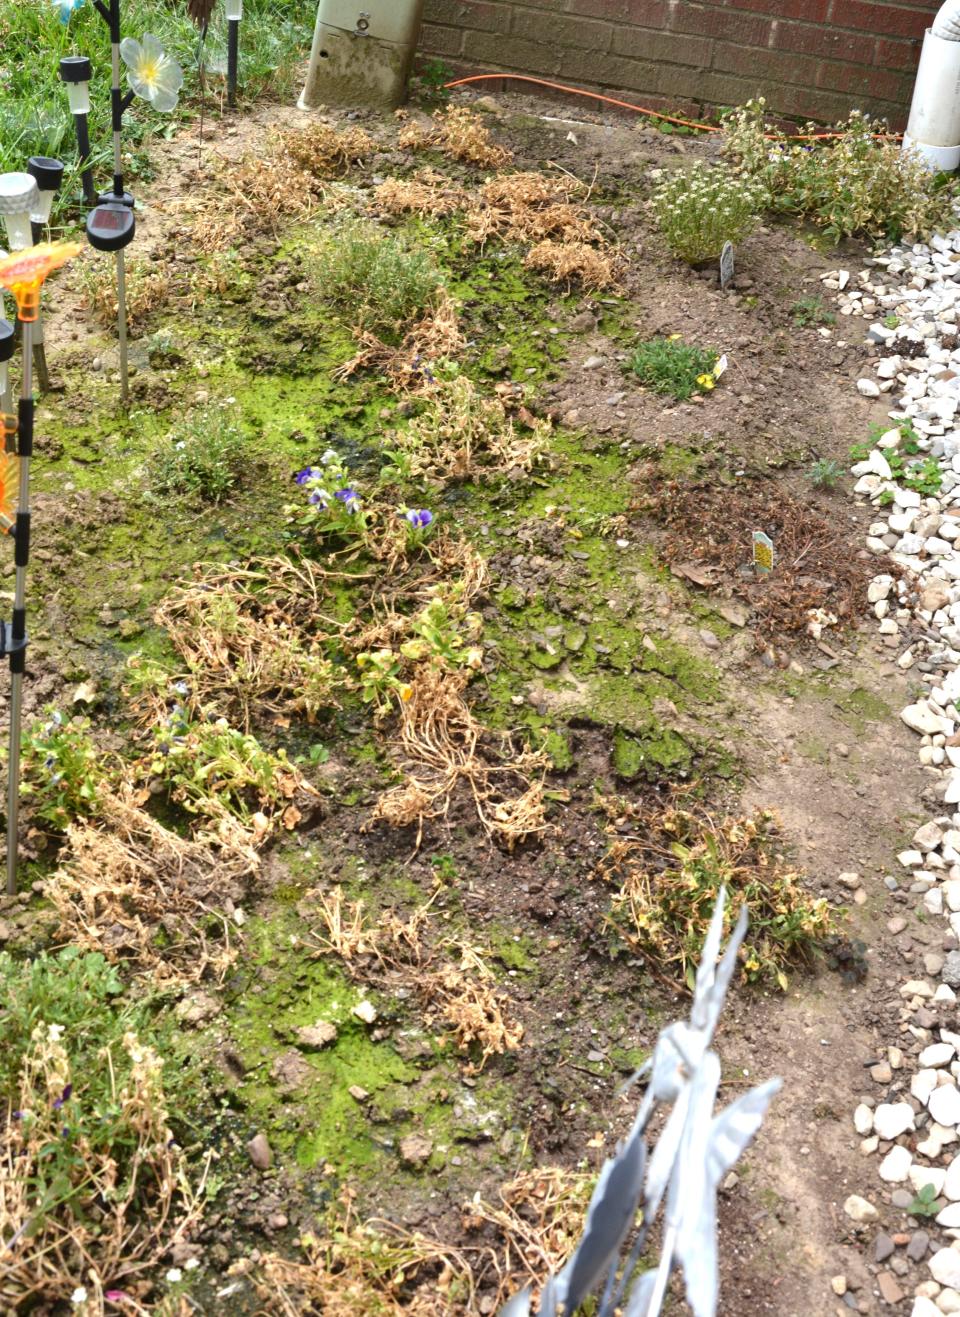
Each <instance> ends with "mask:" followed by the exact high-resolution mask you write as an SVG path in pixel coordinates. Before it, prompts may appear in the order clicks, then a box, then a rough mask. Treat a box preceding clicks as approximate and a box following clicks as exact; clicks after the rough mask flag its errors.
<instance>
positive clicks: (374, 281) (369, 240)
mask: <svg viewBox="0 0 960 1317" xmlns="http://www.w3.org/2000/svg"><path fill="white" fill-rule="evenodd" d="M443 282H444V281H443V275H442V274H441V272H440V268H439V266H438V265H437V263H436V261H435V260H434V258H433V256H432V254H431V252H430V250H429V248H427V247H424V246H422V245H418V244H417V243H416V242H414V241H413V240H411V239H409V238H405V237H403V236H401V235H398V234H393V233H389V232H385V231H384V230H383V229H380V228H378V227H377V225H375V224H371V223H369V222H367V221H365V220H360V219H350V220H349V221H347V222H346V223H345V224H343V225H341V226H340V227H339V228H338V229H336V230H334V231H331V233H330V237H329V240H328V241H327V243H326V245H325V246H324V247H323V248H322V249H321V251H320V252H319V253H318V255H317V258H316V263H315V265H314V268H313V284H314V287H315V289H316V290H317V292H318V294H319V295H320V296H322V297H324V298H326V299H327V300H329V301H331V302H334V303H336V304H338V305H339V306H341V307H342V308H343V310H344V312H345V313H346V314H347V315H348V317H349V320H350V324H351V327H352V328H354V329H356V330H358V331H360V332H361V333H363V332H368V333H372V334H376V335H378V336H379V337H380V338H382V339H383V340H384V342H387V343H391V344H393V343H398V342H399V341H400V340H401V339H402V338H403V335H404V333H405V332H406V330H407V329H408V328H409V327H410V325H411V323H412V322H413V321H414V320H416V319H417V318H418V317H419V316H421V315H422V314H423V313H424V312H425V311H426V310H427V309H428V307H430V306H431V305H433V304H434V303H435V301H436V299H437V297H438V296H439V294H440V291H441V289H442V288H443Z"/></svg>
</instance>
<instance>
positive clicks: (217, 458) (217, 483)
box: [149, 403, 249, 503]
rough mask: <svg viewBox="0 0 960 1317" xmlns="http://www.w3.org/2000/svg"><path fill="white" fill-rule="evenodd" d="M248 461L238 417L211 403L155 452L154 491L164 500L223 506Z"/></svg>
mask: <svg viewBox="0 0 960 1317" xmlns="http://www.w3.org/2000/svg"><path fill="white" fill-rule="evenodd" d="M248 460H249V459H248V458H247V453H246V442H245V440H244V437H243V433H242V432H241V430H240V427H239V424H238V421H237V416H236V414H235V413H234V412H233V411H232V410H231V409H230V408H228V407H225V406H223V405H221V404H219V403H211V404H210V405H209V406H206V407H203V408H201V409H200V410H199V411H197V412H194V414H193V415H192V416H191V417H190V418H189V419H188V420H186V421H184V422H182V424H180V425H178V426H177V427H176V429H174V430H172V431H171V432H170V434H169V435H168V436H167V437H166V439H165V440H164V441H163V442H162V443H161V444H160V445H159V447H158V448H157V449H156V451H155V452H154V453H153V455H152V457H151V459H150V467H149V479H150V490H151V492H152V493H153V494H154V495H162V496H164V497H168V496H172V497H174V498H184V499H194V500H196V501H198V502H203V503H222V502H223V500H224V499H225V498H226V497H227V496H228V494H230V492H231V491H232V490H233V488H234V486H235V485H236V484H237V482H238V481H239V480H240V478H241V476H242V474H243V472H244V469H245V468H246V466H247V463H248Z"/></svg>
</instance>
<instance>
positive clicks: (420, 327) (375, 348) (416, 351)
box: [336, 289, 467, 392]
mask: <svg viewBox="0 0 960 1317" xmlns="http://www.w3.org/2000/svg"><path fill="white" fill-rule="evenodd" d="M357 342H358V346H359V349H360V350H359V351H358V352H357V354H356V356H354V357H351V358H350V360H349V361H347V362H344V364H343V365H342V366H341V367H339V369H338V370H337V372H336V374H337V377H338V378H339V379H348V378H349V377H350V376H351V375H354V374H356V372H357V371H358V370H378V371H380V372H381V373H382V374H383V375H386V376H387V378H388V379H389V380H390V383H391V384H392V386H393V387H394V388H395V389H397V390H399V391H401V392H414V391H425V390H431V389H435V388H436V387H437V377H436V375H435V374H434V368H435V367H437V366H439V365H441V364H443V363H444V362H449V361H456V360H457V358H458V357H460V356H461V355H462V353H463V351H464V349H465V347H466V345H467V341H466V339H465V338H464V336H463V333H462V332H461V329H460V325H459V321H458V316H457V307H456V303H455V302H454V301H453V299H452V297H450V295H449V293H447V291H446V290H445V289H443V290H441V291H440V292H439V293H438V294H437V297H436V299H435V302H434V305H433V306H432V307H430V309H429V310H428V311H426V313H425V314H424V315H423V316H422V317H421V318H420V319H419V320H418V321H417V322H416V324H414V325H413V326H411V328H410V329H409V330H408V331H407V333H406V334H405V335H404V338H403V341H402V342H401V343H400V345H399V346H391V345H390V344H388V343H384V342H383V341H382V339H380V338H378V337H377V335H376V334H374V333H372V332H364V333H361V334H360V335H359V336H358V340H357Z"/></svg>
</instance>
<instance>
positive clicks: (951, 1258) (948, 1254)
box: [927, 1248, 960, 1289]
mask: <svg viewBox="0 0 960 1317" xmlns="http://www.w3.org/2000/svg"><path fill="white" fill-rule="evenodd" d="M927 1265H928V1266H929V1268H930V1274H931V1276H932V1277H933V1279H934V1280H936V1281H939V1282H940V1284H941V1285H949V1286H950V1288H951V1289H957V1288H958V1287H960V1253H958V1252H957V1250H956V1249H954V1248H941V1249H940V1251H939V1252H937V1253H934V1255H933V1257H932V1258H931V1259H930V1261H929V1263H928V1264H927Z"/></svg>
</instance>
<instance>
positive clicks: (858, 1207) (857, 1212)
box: [843, 1194, 960, 1258]
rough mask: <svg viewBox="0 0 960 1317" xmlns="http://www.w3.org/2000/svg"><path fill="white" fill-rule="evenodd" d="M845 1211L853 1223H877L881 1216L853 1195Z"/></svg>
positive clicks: (857, 1195)
mask: <svg viewBox="0 0 960 1317" xmlns="http://www.w3.org/2000/svg"><path fill="white" fill-rule="evenodd" d="M843 1210H844V1211H845V1212H846V1214H847V1216H848V1217H849V1218H850V1220H851V1221H857V1222H859V1223H860V1224H864V1223H866V1222H868V1221H876V1219H877V1217H878V1216H879V1215H880V1213H879V1212H878V1211H877V1209H876V1208H875V1207H874V1205H873V1203H869V1202H867V1200H866V1198H861V1197H860V1195H859V1194H851V1195H850V1197H849V1198H848V1199H847V1200H846V1202H845V1203H844V1204H843ZM957 1257H958V1258H960V1253H958V1254H957Z"/></svg>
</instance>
